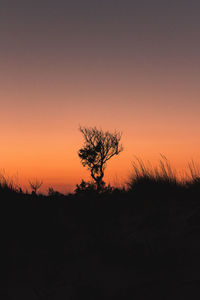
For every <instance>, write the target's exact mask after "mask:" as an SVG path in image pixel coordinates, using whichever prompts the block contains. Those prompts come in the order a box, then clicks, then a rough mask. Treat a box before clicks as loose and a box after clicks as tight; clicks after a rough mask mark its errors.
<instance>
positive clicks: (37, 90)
mask: <svg viewBox="0 0 200 300" xmlns="http://www.w3.org/2000/svg"><path fill="white" fill-rule="evenodd" d="M199 10H200V3H198V2H197V1H194V0H192V1H186V0H182V1H178V0H174V1H154V0H153V1H147V0H146V1H145V0H144V1H139V0H136V1H128V0H127V1H126V0H123V1H122V0H121V1H120V0H116V1H109V0H107V1H104V0H102V1H97V0H93V1H89V0H85V1H80V0H75V1H62V0H58V1H51V0H50V1H48V2H46V1H41V0H40V1H37V0H36V1H25V0H23V1H16V3H15V2H14V3H13V1H9V0H7V1H2V2H1V4H0V37H1V44H0V64H1V68H0V103H1V110H0V126H1V147H0V169H2V170H3V169H4V170H5V172H6V174H8V175H9V176H11V177H12V176H14V178H15V177H16V178H17V179H16V180H17V181H19V183H20V184H21V185H22V186H24V187H28V180H30V179H32V178H38V179H42V180H43V181H44V185H43V187H42V188H41V191H43V192H46V191H47V189H48V187H50V186H52V187H53V188H55V189H57V190H59V191H61V192H72V191H73V190H74V188H75V185H76V184H79V183H80V182H81V179H85V180H89V179H90V174H89V171H88V170H87V169H86V168H83V166H82V165H81V163H80V160H79V157H78V155H77V151H78V150H79V148H80V147H81V146H82V144H83V138H82V136H81V133H80V132H79V130H78V128H79V126H80V125H82V126H89V127H91V126H96V127H97V128H102V129H103V130H109V131H111V132H112V131H114V130H115V129H116V130H118V131H120V132H122V133H123V134H122V140H121V142H122V144H123V146H124V151H123V152H122V153H120V155H119V156H116V157H114V158H113V159H111V161H109V162H108V164H107V169H106V171H105V180H106V183H109V182H110V183H111V184H114V185H120V184H124V183H125V182H126V180H127V179H128V176H129V174H130V172H131V168H132V161H133V159H134V156H138V157H141V158H143V159H144V160H150V161H152V163H153V164H154V163H155V164H156V163H157V162H158V160H159V159H160V153H162V154H164V155H165V156H166V157H167V158H168V159H169V161H170V162H171V164H172V166H174V167H175V168H177V170H178V171H179V170H180V171H181V170H184V169H185V168H186V167H187V163H188V162H189V161H191V160H192V159H193V160H194V161H196V162H197V163H198V162H200V138H199V128H200V118H199V115H200V100H199V99H200V85H199V78H200V55H199V53H200V35H199V29H200V18H199Z"/></svg>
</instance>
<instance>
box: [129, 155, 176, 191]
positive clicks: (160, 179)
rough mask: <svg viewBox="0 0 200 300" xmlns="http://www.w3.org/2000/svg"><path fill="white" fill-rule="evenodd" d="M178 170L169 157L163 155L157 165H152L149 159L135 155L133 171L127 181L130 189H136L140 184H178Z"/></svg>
mask: <svg viewBox="0 0 200 300" xmlns="http://www.w3.org/2000/svg"><path fill="white" fill-rule="evenodd" d="M178 184H179V181H178V179H177V174H176V170H174V169H173V168H172V167H171V165H170V163H169V161H168V160H167V158H166V157H165V156H164V155H161V159H160V160H159V163H158V165H157V166H152V165H151V163H150V162H149V161H147V162H144V161H143V160H142V159H140V158H138V157H135V160H134V161H133V172H132V174H131V176H130V179H129V182H128V183H127V185H128V188H129V189H135V188H136V187H138V186H139V185H144V186H145V185H157V186H158V185H178Z"/></svg>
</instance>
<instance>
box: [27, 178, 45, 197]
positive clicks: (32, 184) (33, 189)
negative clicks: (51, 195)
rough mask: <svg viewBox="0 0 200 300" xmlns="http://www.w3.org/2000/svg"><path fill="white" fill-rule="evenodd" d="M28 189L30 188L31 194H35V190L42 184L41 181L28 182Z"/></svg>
mask: <svg viewBox="0 0 200 300" xmlns="http://www.w3.org/2000/svg"><path fill="white" fill-rule="evenodd" d="M29 184H30V187H31V188H32V193H34V194H36V193H37V190H38V189H39V188H40V187H41V185H42V184H43V181H42V180H41V181H39V180H37V179H35V180H34V181H29Z"/></svg>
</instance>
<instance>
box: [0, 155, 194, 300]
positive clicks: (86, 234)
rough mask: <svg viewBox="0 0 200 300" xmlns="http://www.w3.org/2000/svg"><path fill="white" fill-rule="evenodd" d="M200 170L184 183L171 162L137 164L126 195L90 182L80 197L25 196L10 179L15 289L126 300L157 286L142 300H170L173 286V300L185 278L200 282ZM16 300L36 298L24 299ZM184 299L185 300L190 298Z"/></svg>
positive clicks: (6, 198)
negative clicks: (18, 287)
mask: <svg viewBox="0 0 200 300" xmlns="http://www.w3.org/2000/svg"><path fill="white" fill-rule="evenodd" d="M198 170H199V169H198V166H197V165H196V164H195V163H194V162H191V163H190V164H189V168H188V174H187V178H186V179H182V180H181V179H180V178H178V176H177V172H176V171H175V170H174V169H173V168H172V167H171V166H170V163H169V162H168V160H167V159H166V158H165V157H164V156H161V160H160V161H159V163H158V165H157V166H152V165H151V164H150V163H145V162H143V161H142V160H141V159H139V158H136V159H135V161H134V163H133V174H132V176H131V178H130V180H129V182H128V184H127V188H126V189H125V188H123V189H112V188H109V189H108V190H106V191H105V192H102V193H100V194H97V193H96V192H95V191H94V190H93V189H92V187H93V186H90V184H88V183H85V182H84V183H82V185H79V186H78V187H77V191H76V193H74V194H72V195H61V194H60V193H58V192H56V191H54V190H53V189H52V188H51V189H50V191H49V195H48V196H44V195H41V194H27V193H22V192H20V189H19V187H18V186H17V185H15V184H14V183H13V181H12V180H9V178H7V179H6V177H5V176H2V177H1V181H0V192H1V195H2V196H1V202H0V220H1V223H2V225H3V226H2V228H6V231H5V230H4V231H3V234H2V235H1V250H3V251H4V252H3V253H4V256H3V258H4V262H3V263H2V267H1V272H2V274H5V273H6V274H7V273H8V276H7V278H6V280H7V283H9V284H10V285H12V284H13V282H14V284H15V285H16V286H17V285H18V286H22V287H23V285H24V287H26V286H28V285H29V286H31V287H32V288H33V290H35V291H36V294H38V295H39V294H40V293H37V291H42V293H41V295H39V296H37V295H36V296H37V297H38V299H47V298H48V297H49V299H51V297H52V299H82V296H83V294H82V293H85V295H86V297H87V298H88V299H98V297H97V296H98V295H96V294H95V293H94V295H92V297H91V298H90V297H89V293H90V292H91V291H92V290H94V291H98V292H97V294H98V293H101V296H99V299H122V298H123V299H125V300H126V299H133V298H134V297H135V293H138V295H139V293H141V291H144V286H145V284H146V283H147V282H149V290H148V291H147V295H144V296H141V297H139V296H138V297H136V299H141V300H142V299H146V298H147V297H149V295H150V298H152V299H163V297H162V296H163V294H162V293H163V287H165V288H167V289H166V295H165V296H166V297H165V299H170V300H171V299H172V296H173V295H174V293H175V292H174V290H173V289H174V287H175V286H176V285H177V283H178V284H180V285H181V284H182V289H183V290H184V283H183V282H184V281H183V280H184V276H186V277H187V278H189V279H190V278H191V280H193V278H195V276H197V277H198V276H200V271H199V270H200V260H199V252H200V238H199V236H200V201H199V200H200V188H199V187H200V182H199V171H198ZM2 191H3V193H2ZM16 199H17V200H18V201H15V200H16ZM12 200H14V201H12ZM36 200H39V201H36ZM7 270H9V272H7ZM177 274H178V275H177ZM152 278H153V279H152ZM187 278H186V279H187ZM148 280H149V281H148ZM151 280H152V281H151ZM153 282H154V283H153ZM27 283H28V284H27ZM5 286H7V285H5ZM8 286H9V285H8ZM133 287H134V288H133ZM159 289H160V292H158V290H159ZM10 290H11V289H9V288H8V293H9V291H10ZM78 291H80V295H78ZM122 291H124V292H123V293H122ZM125 291H129V294H130V297H129V296H128V292H127V295H126V293H125ZM120 292H121V293H122V294H121V295H120ZM51 293H52V295H51ZM59 293H60V294H59ZM62 293H63V294H62ZM43 294H44V295H43ZM59 295H60V296H59ZM99 295H100V294H99ZM116 295H120V296H119V297H118V298H116ZM156 295H157V296H156ZM198 295H200V292H199V294H198ZM14 297H15V298H19V299H22V300H24V299H31V297H28V296H27V297H24V298H23V293H22V292H21V294H18V295H17V296H16V295H15V296H13V298H12V297H10V298H11V299H14ZM42 297H43V298H42ZM45 297H46V298H45ZM198 298H199V297H198ZM176 299H185V298H184V292H183V293H182V294H180V293H179V295H178V297H176Z"/></svg>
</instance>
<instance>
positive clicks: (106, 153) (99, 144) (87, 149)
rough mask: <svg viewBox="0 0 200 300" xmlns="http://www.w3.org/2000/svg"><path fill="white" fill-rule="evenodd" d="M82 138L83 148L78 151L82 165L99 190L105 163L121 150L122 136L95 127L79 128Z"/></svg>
mask: <svg viewBox="0 0 200 300" xmlns="http://www.w3.org/2000/svg"><path fill="white" fill-rule="evenodd" d="M79 130H80V132H81V133H82V134H83V137H84V146H83V148H81V149H80V150H79V151H78V155H79V157H80V159H81V163H82V165H83V166H84V167H85V166H87V167H88V169H89V170H90V173H91V177H92V178H93V180H94V181H95V183H96V184H97V189H98V190H99V189H100V188H101V186H102V185H103V176H104V171H105V168H106V164H107V161H108V160H110V159H111V158H112V157H113V156H114V155H118V154H119V153H120V152H121V151H122V150H123V147H122V144H120V140H121V136H122V134H121V133H120V132H118V131H115V132H113V133H111V132H109V131H103V130H102V129H97V128H96V127H80V128H79Z"/></svg>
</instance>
